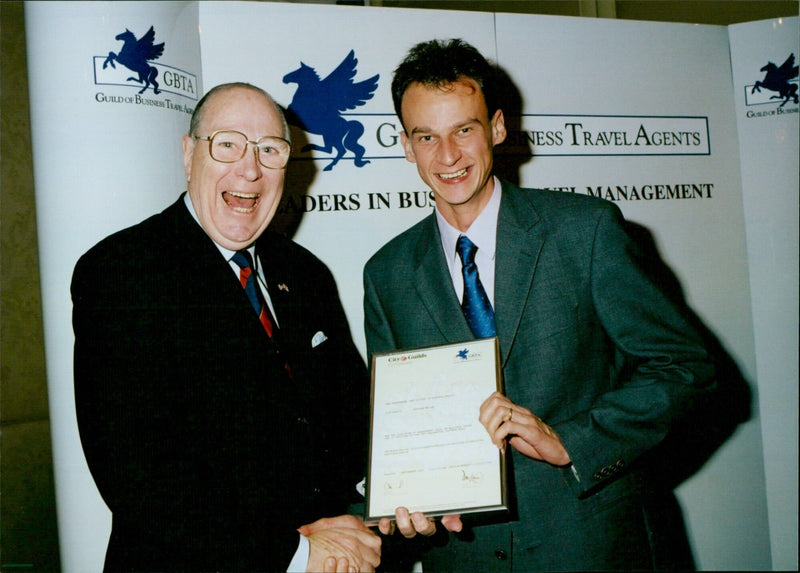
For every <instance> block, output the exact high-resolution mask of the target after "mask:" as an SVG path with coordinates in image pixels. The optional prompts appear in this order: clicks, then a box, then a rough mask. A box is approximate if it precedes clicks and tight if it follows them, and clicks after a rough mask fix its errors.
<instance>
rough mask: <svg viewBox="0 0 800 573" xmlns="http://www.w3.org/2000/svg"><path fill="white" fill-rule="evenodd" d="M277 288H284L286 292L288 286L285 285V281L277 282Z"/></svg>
mask: <svg viewBox="0 0 800 573" xmlns="http://www.w3.org/2000/svg"><path fill="white" fill-rule="evenodd" d="M278 290H285V291H286V292H289V287H288V286H286V283H278Z"/></svg>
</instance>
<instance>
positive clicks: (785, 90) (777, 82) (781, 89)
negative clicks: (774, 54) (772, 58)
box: [750, 54, 798, 107]
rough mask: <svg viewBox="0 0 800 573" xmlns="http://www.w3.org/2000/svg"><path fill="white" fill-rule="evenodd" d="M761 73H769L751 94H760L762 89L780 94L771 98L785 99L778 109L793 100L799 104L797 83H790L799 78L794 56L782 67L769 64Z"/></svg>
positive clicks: (755, 86) (787, 59) (790, 56)
mask: <svg viewBox="0 0 800 573" xmlns="http://www.w3.org/2000/svg"><path fill="white" fill-rule="evenodd" d="M760 71H762V72H767V73H766V75H765V76H764V79H763V80H761V81H760V82H759V81H757V82H756V83H755V85H753V89H751V90H750V93H751V94H754V93H756V92H759V93H760V92H761V88H764V89H768V90H770V91H773V92H778V95H774V96H772V97H770V98H769V99H783V102H781V105H779V106H778V107H783V106H784V105H786V102H788V101H789V100H790V99H791V100H793V101H794V103H797V100H798V97H797V83H791V82H790V81H789V80H793V79H794V78H796V77H797V66H795V65H794V54H789V57H788V58H786V61H785V62H783V64H781V66H780V67H778V66H776V65H775V64H773V63H772V62H768V63H767V65H766V66H764V67H763V68H761V70H760Z"/></svg>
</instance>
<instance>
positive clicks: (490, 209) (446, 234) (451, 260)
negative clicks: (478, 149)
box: [436, 177, 502, 308]
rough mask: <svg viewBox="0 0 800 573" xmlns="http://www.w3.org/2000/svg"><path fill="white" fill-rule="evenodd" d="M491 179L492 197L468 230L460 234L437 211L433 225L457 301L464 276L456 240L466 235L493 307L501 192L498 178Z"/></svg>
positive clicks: (462, 288)
mask: <svg viewBox="0 0 800 573" xmlns="http://www.w3.org/2000/svg"><path fill="white" fill-rule="evenodd" d="M493 179H494V189H493V190H492V196H491V198H490V199H489V202H488V203H487V204H486V207H484V208H483V211H481V212H480V214H479V215H478V217H477V218H476V219H475V220H474V221H473V222H472V225H470V227H469V229H467V230H466V231H464V232H463V233H462V232H461V231H459V230H458V229H456V228H455V227H453V226H452V225H451V224H450V223H448V222H447V221H446V220H445V218H444V217H443V216H442V214H441V213H440V212H439V209H438V208H436V223H437V225H438V226H439V234H440V235H441V237H442V249H443V250H444V255H445V259H447V267H448V269H449V270H450V278H451V279H452V281H453V288H454V289H455V292H456V295H458V300H462V299H463V296H464V276H463V275H462V274H461V267H462V266H463V265H462V263H461V257H459V256H458V251H457V250H456V242H458V237H460V236H461V235H466V236H467V238H469V240H470V241H472V242H473V243H474V244H475V245H476V246H477V247H478V252H477V253H476V254H475V264H476V265H477V267H478V277H479V278H480V280H481V284H482V285H483V288H484V290H485V291H486V296H488V297H489V302H491V303H492V308H494V261H495V258H494V257H495V247H496V246H497V216H498V214H499V213H500V198H501V195H502V189H501V188H500V181H498V179H497V177H493Z"/></svg>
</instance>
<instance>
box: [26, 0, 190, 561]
mask: <svg viewBox="0 0 800 573" xmlns="http://www.w3.org/2000/svg"><path fill="white" fill-rule="evenodd" d="M25 20H26V34H27V53H28V69H29V81H30V100H31V102H30V103H31V130H32V138H33V162H34V177H35V184H36V214H37V228H38V234H39V261H40V263H39V264H40V273H41V284H42V306H43V311H44V317H45V351H46V352H45V354H46V360H47V374H48V393H49V403H50V420H51V429H52V437H53V458H54V466H55V474H56V503H57V510H58V521H59V538H60V546H61V564H62V567H63V569H64V571H76V572H86V571H100V570H101V569H102V563H103V558H104V555H105V549H106V543H107V540H108V533H109V530H110V523H111V520H110V513H109V512H108V510H107V509H106V507H105V504H104V503H103V501H102V499H101V498H100V495H99V493H98V492H97V489H96V487H95V485H94V481H93V480H92V477H91V475H90V474H89V470H88V468H87V466H86V462H85V460H84V457H83V451H82V449H81V445H80V440H79V437H78V428H77V423H76V421H75V400H74V395H73V391H72V345H73V334H72V324H71V312H72V302H71V300H70V294H69V284H70V280H71V278H72V269H73V267H74V266H75V263H76V261H77V259H78V257H79V256H80V255H81V254H83V253H84V252H85V251H86V250H88V249H89V247H91V246H92V245H93V244H95V243H96V242H97V241H99V240H100V239H102V238H103V237H105V236H106V235H108V234H110V233H112V232H114V231H117V230H119V229H122V228H123V227H127V226H129V225H132V224H134V223H136V222H138V221H140V220H142V219H144V218H145V217H147V216H149V215H151V214H152V213H154V212H156V211H160V210H161V209H163V208H164V207H165V206H166V205H167V204H169V203H170V202H171V201H172V200H173V197H174V196H175V191H176V190H180V189H183V187H184V175H183V167H182V164H181V161H182V159H181V157H182V155H181V148H180V136H181V134H182V133H184V132H185V131H186V125H187V124H188V120H189V115H188V113H187V110H188V112H189V113H190V112H191V110H192V109H194V104H195V101H196V93H197V92H198V91H199V90H200V89H201V86H200V85H198V84H199V79H200V78H199V73H200V45H199V41H198V38H197V6H196V5H194V4H190V3H183V2H151V3H148V4H147V7H146V9H143V6H142V4H141V3H139V2H96V3H93V2H90V3H83V2H26V5H25ZM151 26H152V27H153V29H154V32H155V43H156V44H159V43H162V42H163V43H164V44H165V49H164V53H163V55H162V56H161V57H160V58H159V59H158V60H155V61H156V62H158V64H159V65H160V66H167V65H168V66H170V67H169V68H166V67H161V68H160V69H159V75H158V79H157V81H158V82H159V83H160V84H161V90H162V91H161V93H160V94H155V93H154V92H153V90H152V87H151V88H148V89H147V91H146V92H143V93H142V94H139V93H138V92H139V90H140V89H141V88H142V86H143V84H139V83H137V82H128V81H127V78H128V77H131V76H138V74H136V73H133V72H132V71H131V70H129V69H127V68H126V67H125V66H124V65H123V64H121V63H119V62H117V63H116V64H115V66H116V68H112V67H111V66H110V65H109V66H106V69H105V70H103V67H102V66H103V63H104V62H105V60H106V58H107V57H108V55H109V52H114V53H115V54H118V53H119V52H120V51H122V47H123V45H124V43H123V41H122V40H117V39H115V38H116V36H117V35H119V34H121V33H123V32H125V31H126V29H129V30H130V31H131V32H132V33H133V34H134V35H135V36H136V39H139V38H141V37H142V36H144V35H145V34H146V33H147V31H148V30H149V28H150V27H151ZM168 69H169V70H170V73H171V74H173V75H169V74H167V76H168V78H169V79H165V72H166V71H167V70H168ZM112 74H114V75H112ZM177 74H180V75H181V76H182V77H183V79H181V80H180V81H179V80H178V77H177ZM190 79H191V81H189V80H190ZM173 80H174V81H173ZM168 83H170V84H174V85H167V84H168ZM178 84H181V85H180V86H179V85H178ZM189 84H191V86H190V85H189ZM192 92H194V94H193V93H192ZM137 96H138V98H137ZM167 101H169V102H171V104H172V105H171V106H168V105H167Z"/></svg>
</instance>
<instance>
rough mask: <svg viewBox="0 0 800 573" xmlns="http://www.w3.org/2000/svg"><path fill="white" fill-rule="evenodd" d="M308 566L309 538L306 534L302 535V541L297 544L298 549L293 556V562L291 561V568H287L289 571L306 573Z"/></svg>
mask: <svg viewBox="0 0 800 573" xmlns="http://www.w3.org/2000/svg"><path fill="white" fill-rule="evenodd" d="M307 568H308V538H307V537H305V536H304V535H301V536H300V542H299V543H298V544H297V551H295V553H294V557H292V562H291V563H289V568H288V569H286V571H287V573H305V571H306V569H307Z"/></svg>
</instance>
